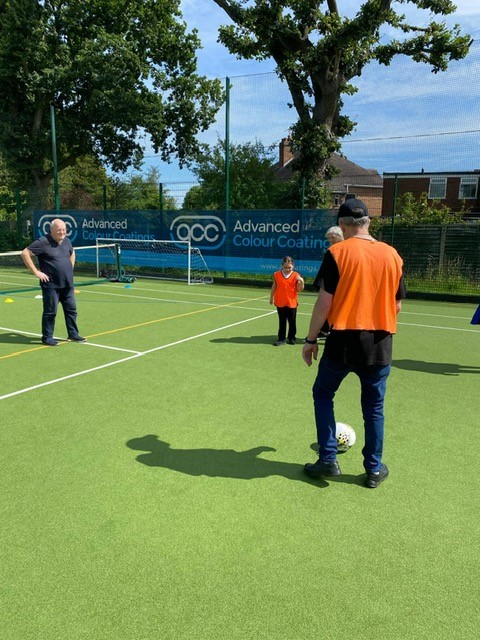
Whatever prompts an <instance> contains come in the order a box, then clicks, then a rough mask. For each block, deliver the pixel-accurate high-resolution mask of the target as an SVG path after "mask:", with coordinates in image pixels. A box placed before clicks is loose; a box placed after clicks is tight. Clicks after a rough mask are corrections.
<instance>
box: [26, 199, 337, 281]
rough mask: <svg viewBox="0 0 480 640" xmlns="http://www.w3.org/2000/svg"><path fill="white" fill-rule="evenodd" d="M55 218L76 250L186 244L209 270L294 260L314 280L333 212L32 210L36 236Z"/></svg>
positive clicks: (266, 268) (269, 267)
mask: <svg viewBox="0 0 480 640" xmlns="http://www.w3.org/2000/svg"><path fill="white" fill-rule="evenodd" d="M55 218H61V219H62V220H63V221H64V222H65V224H66V226H67V235H68V237H69V238H70V240H71V242H72V244H73V245H74V246H77V247H80V246H88V245H94V244H95V243H96V240H97V238H111V239H112V240H122V239H128V240H173V241H179V240H183V241H184V240H189V241H190V242H191V244H192V246H193V247H197V248H199V249H200V251H201V252H202V255H203V257H204V259H205V262H206V263H207V265H208V267H209V268H210V270H212V271H222V272H226V273H255V274H271V273H273V271H275V270H277V269H279V268H280V265H281V261H282V258H283V257H284V256H286V255H289V256H292V257H293V259H294V261H295V268H296V269H297V271H299V272H300V273H301V274H302V275H303V276H306V277H313V276H314V275H315V274H316V273H317V270H318V267H319V265H320V263H321V261H322V259H323V255H324V253H325V250H326V249H327V248H328V246H329V243H328V241H327V240H326V239H325V232H326V230H327V229H328V228H329V227H331V226H332V225H334V224H336V211H334V210H331V209H323V210H315V211H312V210H308V211H297V210H262V211H194V212H184V211H59V212H52V211H36V212H35V213H34V220H33V223H34V237H35V238H38V237H40V236H42V235H45V234H46V233H48V231H49V229H50V224H51V222H52V220H54V219H55Z"/></svg>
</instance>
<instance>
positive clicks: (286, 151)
mask: <svg viewBox="0 0 480 640" xmlns="http://www.w3.org/2000/svg"><path fill="white" fill-rule="evenodd" d="M290 144H291V140H290V138H282V140H281V142H280V144H279V145H278V163H279V165H280V168H281V167H284V166H285V165H286V164H287V163H288V162H290V160H291V159H292V158H293V153H292V149H291V147H290Z"/></svg>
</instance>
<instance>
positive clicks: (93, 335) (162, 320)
mask: <svg viewBox="0 0 480 640" xmlns="http://www.w3.org/2000/svg"><path fill="white" fill-rule="evenodd" d="M264 299H266V296H261V297H260V298H248V299H247V300H240V301H237V302H229V303H227V304H220V305H217V306H216V307H208V308H207V309H197V310H195V311H188V312H187V313H179V314H177V315H175V316H167V317H166V318H157V319H156V320H148V321H147V322H139V323H138V324H132V325H128V326H126V327H120V328H118V329H111V330H109V331H102V332H101V333H93V334H92V335H91V336H88V337H89V338H98V336H106V335H109V334H112V333H119V332H120V331H127V330H128V329H138V328H139V327H146V326H148V325H151V324H158V323H159V322H165V321H166V320H177V319H178V318H186V317H187V316H194V315H196V314H197V313H205V312H207V311H216V310H217V309H224V308H226V307H233V306H234V305H238V304H244V303H246V302H254V301H256V300H264Z"/></svg>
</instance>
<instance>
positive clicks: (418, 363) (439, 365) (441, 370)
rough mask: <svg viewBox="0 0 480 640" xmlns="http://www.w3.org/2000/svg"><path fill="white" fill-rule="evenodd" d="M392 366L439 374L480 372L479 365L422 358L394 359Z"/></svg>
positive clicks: (450, 374) (451, 374)
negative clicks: (429, 360)
mask: <svg viewBox="0 0 480 640" xmlns="http://www.w3.org/2000/svg"><path fill="white" fill-rule="evenodd" d="M392 367H396V368H397V369H406V370H408V371H420V372H422V373H433V374H434V375H441V376H459V375H461V374H462V373H480V367H477V366H474V365H463V364H457V363H450V362H425V361H424V360H394V361H393V362H392Z"/></svg>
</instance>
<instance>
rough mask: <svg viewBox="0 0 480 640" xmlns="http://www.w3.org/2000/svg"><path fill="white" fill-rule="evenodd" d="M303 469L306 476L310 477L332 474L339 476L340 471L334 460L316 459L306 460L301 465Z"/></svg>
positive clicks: (329, 475)
mask: <svg viewBox="0 0 480 640" xmlns="http://www.w3.org/2000/svg"><path fill="white" fill-rule="evenodd" d="M303 470H304V471H305V473H306V474H307V476H311V477H312V478H322V477H327V478H328V477H332V476H339V475H340V474H341V473H342V472H341V471H340V467H339V466H338V462H337V461H336V460H334V461H333V462H322V461H321V460H318V461H317V462H315V463H310V462H307V464H306V465H305V466H304V467H303Z"/></svg>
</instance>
